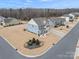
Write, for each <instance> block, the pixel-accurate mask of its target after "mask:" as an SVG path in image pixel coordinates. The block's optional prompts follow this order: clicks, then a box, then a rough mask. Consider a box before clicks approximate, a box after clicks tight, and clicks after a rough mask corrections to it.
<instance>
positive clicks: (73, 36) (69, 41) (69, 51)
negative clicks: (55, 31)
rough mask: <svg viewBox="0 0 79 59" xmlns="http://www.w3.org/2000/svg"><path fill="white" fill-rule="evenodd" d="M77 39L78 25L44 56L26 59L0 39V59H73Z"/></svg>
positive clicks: (78, 36)
mask: <svg viewBox="0 0 79 59" xmlns="http://www.w3.org/2000/svg"><path fill="white" fill-rule="evenodd" d="M78 38H79V23H78V24H77V25H76V26H75V27H74V28H73V29H72V31H70V32H69V33H68V34H67V35H66V36H65V37H64V38H62V39H61V41H59V42H58V43H57V44H56V45H55V46H54V47H52V48H51V49H50V50H49V51H48V52H47V53H46V54H44V55H42V56H40V57H36V58H28V57H24V56H22V55H20V54H18V53H17V52H16V50H15V49H13V48H12V47H11V46H10V45H9V44H8V43H7V42H6V41H5V40H3V39H2V38H1V37H0V59H74V54H75V50H76V44H77V41H78Z"/></svg>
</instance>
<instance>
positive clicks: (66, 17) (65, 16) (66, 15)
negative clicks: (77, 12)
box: [61, 14, 74, 22]
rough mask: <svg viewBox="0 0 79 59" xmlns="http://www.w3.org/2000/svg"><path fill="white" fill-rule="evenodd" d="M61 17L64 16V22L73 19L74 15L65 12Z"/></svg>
mask: <svg viewBox="0 0 79 59" xmlns="http://www.w3.org/2000/svg"><path fill="white" fill-rule="evenodd" d="M61 18H65V19H66V22H69V21H74V15H72V14H65V15H63V16H62V17H61Z"/></svg>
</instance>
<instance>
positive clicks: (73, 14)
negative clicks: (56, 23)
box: [69, 12, 79, 19]
mask: <svg viewBox="0 0 79 59" xmlns="http://www.w3.org/2000/svg"><path fill="white" fill-rule="evenodd" d="M69 15H71V16H73V18H74V19H77V17H79V13H78V12H74V13H70V14H69Z"/></svg>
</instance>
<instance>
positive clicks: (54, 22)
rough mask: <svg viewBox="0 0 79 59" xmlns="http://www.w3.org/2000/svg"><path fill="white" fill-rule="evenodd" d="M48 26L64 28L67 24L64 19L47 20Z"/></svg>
mask: <svg viewBox="0 0 79 59" xmlns="http://www.w3.org/2000/svg"><path fill="white" fill-rule="evenodd" d="M48 21H49V24H50V26H53V27H54V26H64V25H65V24H66V23H67V22H66V19H65V18H50V19H49V20H48Z"/></svg>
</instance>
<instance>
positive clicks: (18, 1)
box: [0, 0, 79, 9]
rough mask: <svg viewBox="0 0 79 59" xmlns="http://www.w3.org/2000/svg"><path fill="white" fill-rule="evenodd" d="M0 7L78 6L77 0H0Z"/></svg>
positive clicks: (57, 7)
mask: <svg viewBox="0 0 79 59" xmlns="http://www.w3.org/2000/svg"><path fill="white" fill-rule="evenodd" d="M0 8H56V9H61V8H62V9H63V8H79V0H0Z"/></svg>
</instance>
